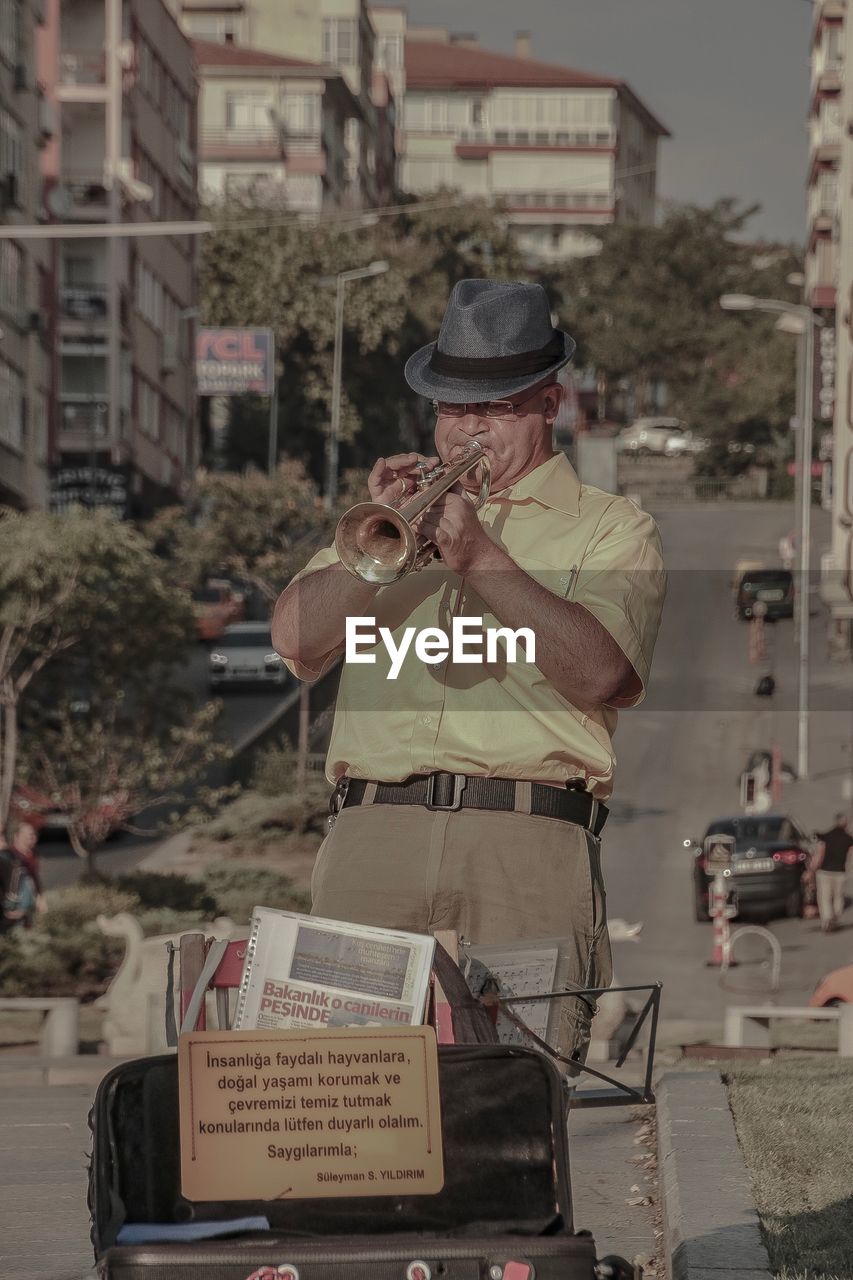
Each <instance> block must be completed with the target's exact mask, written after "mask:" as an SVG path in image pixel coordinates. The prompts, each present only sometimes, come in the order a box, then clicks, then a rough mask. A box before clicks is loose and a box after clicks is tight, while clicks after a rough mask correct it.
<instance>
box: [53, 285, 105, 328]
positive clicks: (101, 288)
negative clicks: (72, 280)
mask: <svg viewBox="0 0 853 1280" xmlns="http://www.w3.org/2000/svg"><path fill="white" fill-rule="evenodd" d="M59 313H60V315H62V316H64V317H65V318H66V319H68V320H106V318H107V286H106V285H105V284H74V285H63V286H62V288H61V289H60V291H59Z"/></svg>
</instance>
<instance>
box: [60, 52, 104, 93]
mask: <svg viewBox="0 0 853 1280" xmlns="http://www.w3.org/2000/svg"><path fill="white" fill-rule="evenodd" d="M106 82H107V58H106V53H105V52H104V50H103V49H100V50H98V49H74V50H69V49H63V51H62V52H61V53H60V55H59V83H60V84H61V85H105V84H106Z"/></svg>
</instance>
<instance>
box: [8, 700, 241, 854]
mask: <svg viewBox="0 0 853 1280" xmlns="http://www.w3.org/2000/svg"><path fill="white" fill-rule="evenodd" d="M146 710H148V709H146V708H139V707H137V708H135V709H132V708H130V707H129V706H127V705H126V704H125V700H124V699H123V698H122V697H120V696H113V697H110V698H107V699H102V700H100V701H99V703H98V705H97V706H96V707H95V708H94V709H93V710H92V711H91V712H90V714H86V715H80V714H75V712H74V710H73V708H72V707H71V706H70V705H69V703H68V702H67V701H65V702H63V703H61V704H60V705H59V706H58V707H56V708H55V709H54V714H53V716H52V717H51V722H50V724H49V726H44V727H43V728H42V731H41V732H40V733H38V734H34V735H31V736H28V737H25V738H24V741H23V749H22V759H21V762H20V768H19V770H18V777H19V780H20V781H21V782H23V783H24V784H26V785H27V786H28V787H30V788H31V789H32V791H33V792H35V793H42V794H44V795H49V796H50V797H51V799H52V801H53V802H54V803H55V804H56V805H57V807H58V808H59V809H61V810H62V812H63V813H64V814H65V815H66V816H67V818H68V838H69V841H70V842H71V846H72V848H73V849H74V852H75V853H76V854H77V855H78V857H80V858H82V859H83V860H84V861H85V862H86V870H87V873H88V874H89V875H92V874H93V873H94V871H95V852H96V850H97V849H98V848H99V846H100V845H102V844H103V842H104V841H105V840H106V839H107V838H108V837H109V836H110V835H111V834H112V833H113V832H114V831H117V830H126V831H136V832H138V833H140V834H152V833H153V832H152V830H151V828H150V827H149V830H148V831H144V832H143V831H142V829H141V828H140V827H138V826H136V825H134V819H135V818H136V817H137V815H138V814H140V813H142V812H143V810H146V809H148V810H150V809H152V808H153V807H155V806H160V807H162V806H165V805H171V806H174V805H177V804H181V803H184V802H186V800H187V798H188V793H189V792H193V793H195V794H194V800H195V812H196V813H202V812H204V811H205V810H209V809H211V808H213V807H215V806H216V805H218V804H219V803H220V802H221V800H222V799H223V798H224V796H225V794H226V793H228V794H230V793H231V791H232V790H233V789H230V788H212V787H209V786H208V787H205V786H202V787H201V788H199V787H198V784H199V781H200V780H204V778H205V776H206V775H207V774H208V773H209V771H210V770H211V769H212V768H213V767H214V766H215V765H216V764H217V763H219V762H221V761H223V760H224V759H226V758H227V756H228V755H229V754H230V752H229V750H228V748H227V747H226V746H225V745H224V744H222V743H219V742H217V741H216V739H215V737H214V727H215V721H216V718H217V716H218V714H219V707H218V706H217V705H216V704H214V703H210V704H208V705H207V706H204V707H202V708H201V709H200V710H198V711H194V712H191V713H189V714H188V715H187V716H186V717H185V718H183V719H182V720H181V721H180V722H178V723H173V724H171V725H170V726H168V728H164V726H163V725H162V724H159V723H158V722H157V720H156V718H152V717H151V716H150V715H146ZM177 817H178V814H177V812H175V813H173V814H172V815H171V817H170V818H169V819H168V820H165V821H162V822H158V823H156V824H155V829H160V830H162V829H163V828H164V827H166V826H169V825H171V824H172V823H173V822H174V821H175V820H176V819H177Z"/></svg>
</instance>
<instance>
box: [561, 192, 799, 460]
mask: <svg viewBox="0 0 853 1280" xmlns="http://www.w3.org/2000/svg"><path fill="white" fill-rule="evenodd" d="M754 212H755V210H754V209H743V208H739V207H738V206H737V205H736V204H735V202H733V201H731V200H720V201H718V202H717V203H716V204H714V205H712V206H711V207H710V208H706V209H705V208H697V207H694V206H685V207H679V208H674V209H672V210H671V211H669V212H668V213H667V215H666V216H665V217H664V219H663V221H662V222H661V224H660V226H657V227H639V226H630V225H615V226H612V227H608V228H605V229H604V230H603V231H602V232H601V241H602V248H601V252H600V253H599V254H596V255H594V256H591V257H587V258H580V259H574V260H573V261H571V262H568V263H566V264H565V265H564V266H563V267H562V268H561V269H559V270H558V271H556V272H555V274H554V278H553V283H554V286H555V290H556V292H557V293H558V295H559V297H560V303H559V312H560V317H561V320H562V322H563V323H564V324H565V327H566V328H567V329H568V330H569V331H570V332H571V333H572V334H573V335H574V336H575V337H576V339H577V340H578V347H579V350H578V355H577V357H576V364H578V365H579V366H581V367H583V366H590V367H592V368H594V369H595V370H596V371H598V372H600V373H603V374H604V375H605V377H606V380H607V384H608V386H609V388H610V389H611V390H613V389H615V388H616V387H618V386H619V384H620V383H621V384H629V385H630V386H632V387H633V389H634V391H635V394H636V402H637V404H636V407H637V412H638V413H643V412H649V411H653V405H652V402H651V396H652V388H653V386H654V384H655V383H658V382H664V383H665V384H666V387H667V392H668V404H667V412H670V413H673V414H675V415H677V416H679V417H682V418H684V419H685V420H686V421H687V422H688V423H689V424H691V425H692V426H693V427H694V428H695V429H696V431H697V433H698V434H701V435H705V436H708V437H709V438H710V439H711V441H712V447H711V449H710V451H709V452H708V454H707V455H705V463H706V465H707V466H710V467H713V468H715V469H716V468H717V467H719V466H720V465H722V464H727V462H728V461H730V458H731V455H729V453H728V451H727V445H728V443H729V441H736V440H750V441H753V442H755V443H757V444H759V445H765V446H770V445H772V444H773V443H774V442H776V441H777V440H778V436H779V434H780V433H783V432H784V433H787V427H788V419H789V418H790V417H791V414H792V413H793V412H794V380H795V375H794V370H795V351H794V343H793V342H792V339H791V338H790V336H788V335H786V334H781V333H778V332H777V331H776V330H775V328H774V323H775V317H773V316H770V315H768V314H766V313H765V314H762V313H761V312H758V311H752V312H746V313H732V312H725V311H723V310H722V309H721V307H720V304H719V299H720V295H721V294H723V293H749V294H754V295H755V296H764V297H770V298H780V299H782V300H783V301H788V300H790V301H791V302H792V303H794V302H796V301H797V290H796V289H795V288H794V287H793V286H792V285H791V284H789V283H788V280H787V277H788V276H789V275H790V274H791V273H792V272H794V271H798V270H799V269H800V267H801V262H800V261H799V259H798V257H797V255H796V253H795V251H794V250H793V249H791V248H789V247H786V246H784V245H782V246H779V245H772V246H756V245H754V244H748V243H745V242H744V241H743V240H742V239H736V238H735V237H739V236H742V234H743V232H744V230H745V228H746V226H747V224H748V221H749V219H750V217H751V216H752V214H753V213H754Z"/></svg>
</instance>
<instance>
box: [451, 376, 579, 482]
mask: <svg viewBox="0 0 853 1280" xmlns="http://www.w3.org/2000/svg"><path fill="white" fill-rule="evenodd" d="M561 395H562V388H561V387H560V386H559V384H558V383H555V382H548V383H543V384H542V386H540V387H537V388H534V389H533V390H531V389H529V388H528V390H526V391H522V392H519V394H518V395H517V396H510V397H507V400H508V403H509V404H512V406H513V408H512V410H511V411H510V412H508V413H506V414H501V416H499V417H495V416H492V414H490V413H487V412H486V405H485V404H466V405H464V406H462V407H463V408H464V413H463V414H462V415H461V416H460V415H458V413H454V408H455V406H447V405H443V404H442V402H441V401H439V402H438V406H437V418H436V424H435V447H436V452H437V453H438V455H439V457H440V458H441V460H442V462H448V461H450V462H455V461H456V460H457V458H458V455H459V453H460V450H461V449H463V448H464V447H465V446H466V445H469V444H471V442H472V441H476V442H477V444H479V445H480V447H481V448H482V449H483V451H484V453H485V454H486V456H487V457H488V459H489V462H490V463H491V468H492V479H491V490H492V492H493V493H497V492H499V491H500V490H501V489H506V488H507V487H508V486H509V485H511V484H514V483H515V482H516V481H517V480H520V479H521V477H522V476H524V475H527V473H528V471H532V470H533V469H534V468H535V467H538V466H539V465H540V464H541V463H542V462H544V461H545V460H546V459H547V458H549V457H550V456H551V454H552V452H553V449H552V440H551V436H552V426H553V423H554V419H555V418H556V416H557V410H558V408H559V406H560V397H561ZM448 410H449V412H448ZM466 487H467V488H469V489H476V488H477V487H478V486H477V483H476V481H475V480H473V479H469V480H467V481H466Z"/></svg>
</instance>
